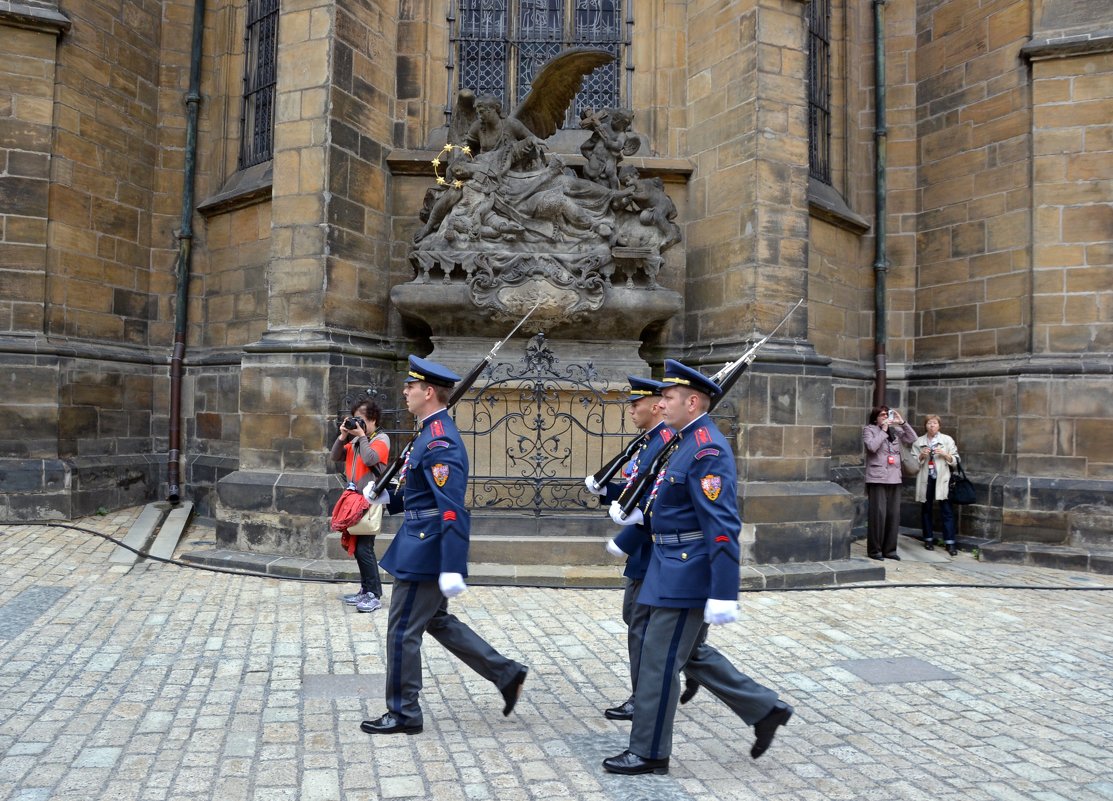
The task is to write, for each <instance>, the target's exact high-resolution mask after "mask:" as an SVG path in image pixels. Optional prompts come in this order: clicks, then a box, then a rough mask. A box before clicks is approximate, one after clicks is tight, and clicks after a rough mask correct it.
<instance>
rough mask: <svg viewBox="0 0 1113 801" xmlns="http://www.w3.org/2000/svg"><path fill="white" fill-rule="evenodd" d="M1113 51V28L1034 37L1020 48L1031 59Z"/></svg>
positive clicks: (1069, 56) (1023, 54)
mask: <svg viewBox="0 0 1113 801" xmlns="http://www.w3.org/2000/svg"><path fill="white" fill-rule="evenodd" d="M1110 51H1113V30H1100V31H1093V32H1091V33H1081V34H1072V35H1064V36H1052V37H1046V38H1042V39H1033V40H1032V41H1030V42H1028V43H1027V44H1026V45H1024V46H1023V47H1021V48H1020V55H1021V57H1022V58H1026V59H1028V60H1029V61H1043V60H1045V59H1049V58H1072V57H1074V56H1089V55H1094V54H1096V53H1108V52H1110Z"/></svg>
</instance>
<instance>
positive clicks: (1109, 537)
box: [1068, 506, 1113, 551]
mask: <svg viewBox="0 0 1113 801" xmlns="http://www.w3.org/2000/svg"><path fill="white" fill-rule="evenodd" d="M1069 519H1070V533H1069V539H1068V544H1070V545H1071V546H1073V547H1075V548H1089V549H1095V548H1096V549H1098V550H1107V551H1113V509H1110V508H1109V507H1108V506H1079V507H1076V508H1074V509H1072V510H1071V513H1070V518H1069Z"/></svg>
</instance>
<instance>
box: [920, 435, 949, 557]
mask: <svg viewBox="0 0 1113 801" xmlns="http://www.w3.org/2000/svg"><path fill="white" fill-rule="evenodd" d="M940 423H941V421H940V419H939V415H937V414H929V415H927V417H925V418H924V428H925V429H927V433H926V434H924V435H923V436H922V437H919V438H917V439H916V441H915V442H913V443H912V452H913V453H915V454H917V455H918V456H919V458H920V472H919V473H918V474H917V475H916V500H917V501H919V502H920V526H921V529H922V532H923V537H924V547H925V548H927V549H928V550H929V551H931V550H934V549H935V522H934V520H933V519H932V509H933V508H934V506H935V502H936V501H939V509H940V511H941V512H942V513H943V544H944V545H945V546H946V547H947V553H949V554H950V555H951V556H955V555H957V554H958V548H957V547H955V513H954V508H953V507H952V506H951V502H950V500H948V498H947V495H948V493H949V491H950V488H951V467H952V466H953V465H954V464H956V463H957V462H958V448H956V447H955V441H954V440H953V439H951V438H950V437H948V436H947V435H946V434H941V433H939V426H940Z"/></svg>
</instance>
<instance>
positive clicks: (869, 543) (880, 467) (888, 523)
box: [862, 406, 916, 561]
mask: <svg viewBox="0 0 1113 801" xmlns="http://www.w3.org/2000/svg"><path fill="white" fill-rule="evenodd" d="M915 439H916V432H915V431H914V430H913V429H912V426H910V425H909V424H908V423H906V422H905V420H904V418H903V417H902V416H901V414H900V412H897V411H894V410H890V409H889V407H888V406H875V407H874V408H873V409H871V410H870V418H869V424H868V425H866V426H865V427H864V428H863V429H862V444H863V445H864V446H865V449H866V498H867V502H868V506H867V514H866V521H867V522H866V555H867V556H869V558H870V559H896V560H898V561H899V560H900V556H899V555H898V554H897V535H898V534H899V533H900V489H901V482H902V478H901V472H900V443H901V442H903V443H905V444H906V445H909V444H911V443H912V442H913V441H914V440H915ZM898 440H899V441H898Z"/></svg>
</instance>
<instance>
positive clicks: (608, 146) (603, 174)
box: [580, 108, 641, 189]
mask: <svg viewBox="0 0 1113 801" xmlns="http://www.w3.org/2000/svg"><path fill="white" fill-rule="evenodd" d="M633 121H634V112H632V111H630V110H629V109H624V108H608V109H603V110H602V111H596V112H592V111H591V110H590V109H585V110H584V112H583V113H582V114H581V115H580V127H581V128H586V129H589V130H590V131H591V136H589V137H588V138H587V140H586V141H585V142H584V143H583V144H582V145H580V153H581V154H582V155H583V157H584V158H585V159H586V160H587V163H586V164H584V175H586V176H587V177H588V178H590V179H591V180H593V181H595V182H597V183H600V184H603V185H604V186H609V187H610V188H611V189H618V187H619V182H618V163H619V162H620V161H622V157H623V156H632V155H633V154H634V153H637V152H638V148H639V147H641V137H640V136H638V135H637V134H635V133H631V132H630V123H632V122H633Z"/></svg>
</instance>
